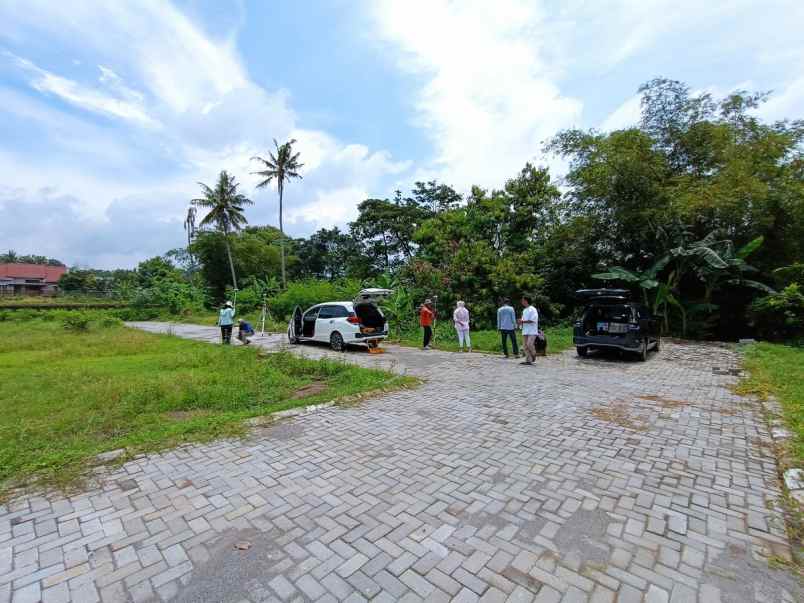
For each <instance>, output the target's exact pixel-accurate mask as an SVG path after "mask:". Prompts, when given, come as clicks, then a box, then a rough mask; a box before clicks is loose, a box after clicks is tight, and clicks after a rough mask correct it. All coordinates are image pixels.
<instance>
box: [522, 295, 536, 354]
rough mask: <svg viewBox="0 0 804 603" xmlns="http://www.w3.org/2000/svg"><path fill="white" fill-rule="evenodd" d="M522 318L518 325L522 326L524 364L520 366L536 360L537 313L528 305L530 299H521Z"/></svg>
mask: <svg viewBox="0 0 804 603" xmlns="http://www.w3.org/2000/svg"><path fill="white" fill-rule="evenodd" d="M522 307H523V308H524V310H522V318H520V319H519V324H520V325H521V326H522V339H524V340H525V356H526V358H525V362H522V363H521V364H533V361H534V360H536V336H537V335H538V333H539V313H538V312H537V311H536V308H534V307H533V306H531V305H530V298H529V297H526V296H523V297H522Z"/></svg>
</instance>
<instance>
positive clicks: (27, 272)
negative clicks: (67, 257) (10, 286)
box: [0, 264, 67, 283]
mask: <svg viewBox="0 0 804 603" xmlns="http://www.w3.org/2000/svg"><path fill="white" fill-rule="evenodd" d="M65 272H67V267H66V266H47V265H45V264H0V277H6V278H31V279H33V278H41V279H44V280H45V282H46V283H57V282H59V278H61V275H62V274H64V273H65Z"/></svg>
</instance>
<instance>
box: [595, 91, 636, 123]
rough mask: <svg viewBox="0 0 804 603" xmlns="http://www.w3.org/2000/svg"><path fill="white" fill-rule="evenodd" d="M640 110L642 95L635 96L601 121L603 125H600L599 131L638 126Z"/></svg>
mask: <svg viewBox="0 0 804 603" xmlns="http://www.w3.org/2000/svg"><path fill="white" fill-rule="evenodd" d="M641 109H642V95H641V94H635V95H634V96H632V97H631V98H629V99H628V100H626V101H625V102H624V103H623V104H622V105H620V106H619V107H617V108H616V109H615V110H614V111H613V112H612V113H611V114H610V115H609V116H608V117H607V118H606V119H605V120H603V123H602V124H600V129H601V130H603V131H604V132H611V131H613V130H623V129H625V128H631V127H634V126H638V125H639V120H640V118H641V116H642V114H641Z"/></svg>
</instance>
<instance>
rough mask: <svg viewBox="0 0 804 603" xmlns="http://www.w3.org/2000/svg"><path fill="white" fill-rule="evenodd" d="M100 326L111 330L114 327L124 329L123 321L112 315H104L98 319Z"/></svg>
mask: <svg viewBox="0 0 804 603" xmlns="http://www.w3.org/2000/svg"><path fill="white" fill-rule="evenodd" d="M98 324H99V325H100V326H101V327H103V328H105V329H109V328H112V327H122V326H123V321H122V320H120V319H119V318H117V317H116V316H112V315H110V314H104V315H103V316H101V317H100V318H99V319H98Z"/></svg>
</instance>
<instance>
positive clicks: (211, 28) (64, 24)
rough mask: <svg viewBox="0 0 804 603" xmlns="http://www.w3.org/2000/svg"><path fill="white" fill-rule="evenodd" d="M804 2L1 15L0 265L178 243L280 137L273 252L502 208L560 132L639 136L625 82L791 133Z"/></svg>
mask: <svg viewBox="0 0 804 603" xmlns="http://www.w3.org/2000/svg"><path fill="white" fill-rule="evenodd" d="M802 24H804V3H802V2H800V0H767V1H766V2H756V1H745V0H731V1H729V2H725V1H722V0H721V1H718V0H713V1H711V2H700V1H699V0H696V1H692V0H609V1H606V0H599V1H598V0H595V1H591V0H562V1H559V0H555V1H549V2H548V1H543V0H527V1H525V0H495V1H494V2H488V0H485V1H481V0H460V1H454V2H449V1H446V0H427V1H418V0H399V1H391V0H348V1H347V0H313V1H312V2H304V3H301V2H279V1H276V0H274V1H267V0H253V1H252V0H137V1H136V2H134V1H126V0H121V1H120V2H108V1H107V2H103V1H101V0H97V1H83V0H71V2H53V1H51V0H0V249H2V250H6V249H14V250H15V251H17V253H19V254H39V255H47V256H49V257H55V258H58V259H61V260H62V261H64V262H66V263H67V264H68V265H80V266H91V267H97V268H115V267H133V266H135V265H136V264H137V263H138V262H139V261H141V260H143V259H146V258H148V257H152V256H154V255H161V254H163V253H164V252H166V251H167V250H169V249H172V248H175V247H180V246H182V245H183V244H184V243H185V232H184V230H183V226H182V224H183V220H184V216H185V215H186V210H187V207H188V203H189V201H190V200H191V199H192V198H194V197H197V196H198V194H199V186H198V183H199V182H204V183H207V184H210V185H211V184H213V183H214V181H215V179H216V178H217V175H218V173H219V172H220V171H221V170H224V169H225V170H227V171H229V172H230V173H232V174H234V175H235V177H236V178H237V179H238V182H240V183H241V192H243V193H244V194H246V195H247V196H248V197H249V198H251V199H252V200H253V201H254V202H255V205H254V206H253V207H251V208H249V209H248V211H247V214H246V215H247V218H248V220H249V222H250V223H252V224H271V225H277V224H278V201H277V196H276V190H275V189H271V188H263V189H256V188H255V186H256V183H257V182H258V178H257V177H256V176H254V175H253V174H251V172H252V171H254V170H256V169H257V167H258V166H257V165H256V164H255V163H254V162H253V161H251V158H252V157H253V156H255V155H259V156H266V155H267V153H268V151H269V150H270V149H271V148H272V146H273V142H272V141H273V139H274V138H275V139H277V140H278V141H280V143H281V142H284V141H286V140H289V139H296V141H297V143H296V145H295V146H296V148H297V150H298V151H300V153H301V161H302V162H303V163H304V167H303V169H302V172H301V173H302V176H303V178H302V179H301V180H296V181H293V182H290V183H289V184H288V185H287V186H286V188H285V199H284V207H285V218H284V223H285V229H286V232H287V233H288V234H289V235H291V236H305V235H309V234H311V233H312V232H314V231H315V230H317V229H319V228H325V227H326V228H329V227H332V226H340V227H345V226H346V225H348V223H349V222H350V221H351V220H353V219H354V218H355V216H356V211H357V210H356V207H357V205H358V204H359V203H360V202H361V201H362V200H364V199H366V198H387V197H391V196H392V195H393V192H394V191H395V190H396V189H400V190H402V191H408V190H409V189H410V188H411V187H412V185H413V183H414V182H416V181H418V180H431V179H436V180H438V181H441V182H445V183H447V184H450V185H452V186H454V187H455V188H456V189H457V190H459V191H461V192H465V191H467V190H468V189H469V188H470V187H471V186H472V185H479V186H482V187H485V188H500V187H502V185H503V184H504V182H505V180H506V179H507V178H510V177H513V176H514V175H516V173H517V172H518V171H519V170H520V169H521V168H522V167H523V166H524V164H525V162H527V161H530V162H532V163H536V164H538V165H546V166H548V167H550V169H551V171H552V173H553V174H554V175H555V177H556V178H560V176H561V175H562V173H563V170H565V169H566V166H565V164H564V163H563V162H562V161H561V160H560V159H559V158H556V157H553V156H549V155H546V154H545V153H544V151H543V146H544V142H545V141H546V140H548V139H549V138H550V137H551V136H553V135H554V134H555V133H556V132H558V131H560V130H561V129H564V128H571V127H580V128H596V129H599V130H613V129H617V128H623V127H628V126H630V125H633V124H635V123H636V122H637V121H638V119H639V97H638V96H637V94H636V91H637V88H638V87H639V85H640V84H642V83H644V82H646V81H648V80H650V79H652V78H654V77H660V76H661V77H669V78H672V79H677V80H681V81H684V82H686V83H687V84H688V85H689V86H690V87H691V88H692V89H693V90H696V91H702V90H706V91H710V92H712V93H715V94H725V93H727V92H729V91H731V90H735V89H748V90H763V91H765V90H767V91H772V92H773V94H772V96H771V100H770V101H769V102H768V103H767V104H765V105H764V106H763V107H762V108H761V109H759V113H760V115H761V116H762V117H763V118H765V119H767V120H777V119H784V118H802V117H804V36H801V26H802Z"/></svg>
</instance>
